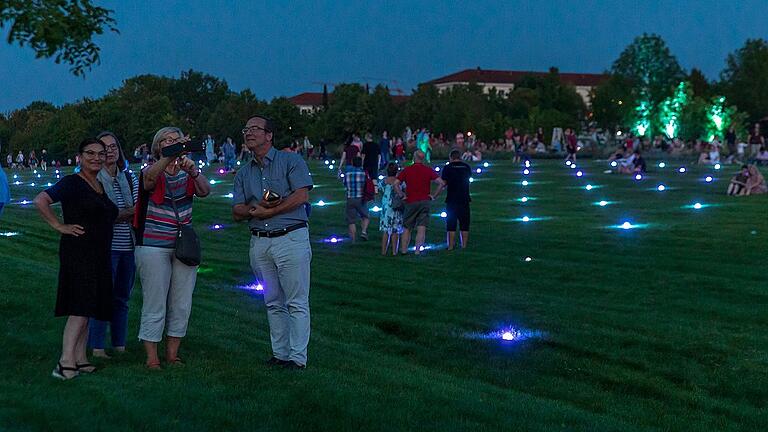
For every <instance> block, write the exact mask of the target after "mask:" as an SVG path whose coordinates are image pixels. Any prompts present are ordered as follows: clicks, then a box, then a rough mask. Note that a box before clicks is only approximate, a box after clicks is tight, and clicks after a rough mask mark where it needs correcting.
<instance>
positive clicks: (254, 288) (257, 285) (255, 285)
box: [238, 282, 264, 292]
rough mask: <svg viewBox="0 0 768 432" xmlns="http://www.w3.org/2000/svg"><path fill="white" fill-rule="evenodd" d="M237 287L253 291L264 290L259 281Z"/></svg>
mask: <svg viewBox="0 0 768 432" xmlns="http://www.w3.org/2000/svg"><path fill="white" fill-rule="evenodd" d="M238 288H240V289H242V290H245V291H255V292H263V291H264V285H262V284H261V282H256V283H252V284H249V285H240V286H239V287H238Z"/></svg>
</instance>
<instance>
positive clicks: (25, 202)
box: [19, 200, 30, 205]
mask: <svg viewBox="0 0 768 432" xmlns="http://www.w3.org/2000/svg"><path fill="white" fill-rule="evenodd" d="M29 203H30V202H29V201H27V200H21V202H20V203H19V204H21V205H27V204H29Z"/></svg>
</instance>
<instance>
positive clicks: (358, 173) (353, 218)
mask: <svg viewBox="0 0 768 432" xmlns="http://www.w3.org/2000/svg"><path fill="white" fill-rule="evenodd" d="M366 179H367V177H366V172H365V171H364V170H363V159H362V158H361V157H360V156H355V157H354V158H352V165H347V170H346V171H345V172H344V177H342V180H343V182H344V187H345V188H346V190H347V205H346V207H345V212H346V213H345V214H346V218H347V225H348V226H349V238H350V240H352V241H353V242H354V241H355V240H356V238H357V221H358V220H360V238H362V239H363V240H368V224H369V223H370V221H371V219H370V216H369V215H368V203H367V202H366V200H365V197H364V195H365V182H366Z"/></svg>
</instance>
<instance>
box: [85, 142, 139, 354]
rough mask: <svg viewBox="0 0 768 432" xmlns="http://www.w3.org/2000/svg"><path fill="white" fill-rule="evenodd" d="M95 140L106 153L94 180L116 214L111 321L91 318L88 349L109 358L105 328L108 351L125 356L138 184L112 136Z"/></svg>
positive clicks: (133, 266)
mask: <svg viewBox="0 0 768 432" xmlns="http://www.w3.org/2000/svg"><path fill="white" fill-rule="evenodd" d="M96 138H97V139H99V140H101V142H103V143H104V147H105V149H106V151H107V158H106V160H105V162H104V166H103V167H102V168H101V171H99V174H98V175H97V176H96V178H97V179H98V180H99V182H100V183H101V185H102V187H103V188H104V192H105V193H106V194H107V196H108V197H109V199H110V200H111V201H112V203H114V204H115V205H116V206H117V208H118V210H119V211H120V212H119V213H118V215H117V220H115V225H114V227H113V229H112V254H111V259H112V294H113V301H112V304H113V311H112V320H111V321H99V320H97V319H95V318H91V320H90V323H89V335H88V346H89V347H90V348H93V356H94V357H102V358H109V356H108V355H107V353H106V352H105V351H104V348H105V343H104V339H105V336H106V333H107V324H109V327H110V336H111V340H112V348H114V350H115V351H117V352H120V353H122V352H125V340H126V337H127V333H128V300H129V299H130V297H131V290H132V289H133V281H134V279H135V273H136V264H135V262H134V256H133V245H134V240H133V230H132V229H131V224H130V220H131V219H133V213H134V204H135V203H136V197H137V195H138V189H139V183H138V179H137V178H136V176H135V175H133V173H132V172H131V171H130V170H128V163H127V161H126V160H125V154H124V153H123V149H122V148H121V147H120V141H119V140H118V139H117V137H116V136H115V134H113V133H112V132H102V133H100V134H99V135H98V136H97V137H96Z"/></svg>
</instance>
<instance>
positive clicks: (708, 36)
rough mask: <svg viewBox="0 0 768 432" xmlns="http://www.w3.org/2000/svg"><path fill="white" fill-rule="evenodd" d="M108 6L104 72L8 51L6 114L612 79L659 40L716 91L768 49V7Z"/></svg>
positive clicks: (701, 2) (755, 3) (0, 108)
mask: <svg viewBox="0 0 768 432" xmlns="http://www.w3.org/2000/svg"><path fill="white" fill-rule="evenodd" d="M95 1H96V2H97V3H98V4H101V5H104V6H106V7H109V8H111V9H114V10H115V17H116V19H117V21H118V27H119V29H120V31H121V34H120V35H107V36H103V37H100V38H98V39H97V41H98V43H99V45H100V46H101V47H102V64H101V65H99V66H96V67H95V68H94V70H93V71H92V72H90V73H89V74H88V75H87V77H86V78H85V79H82V78H76V77H73V76H72V75H71V74H70V73H69V72H68V68H67V67H66V66H64V65H56V64H54V63H53V62H52V61H49V60H35V59H34V55H33V53H32V51H31V50H28V49H24V48H19V47H17V46H10V45H7V44H5V43H4V42H2V41H0V65H2V66H1V67H0V83H2V84H0V89H2V91H0V112H7V111H9V110H12V109H15V108H20V107H23V106H25V105H27V104H28V103H30V102H32V101H34V100H48V101H51V102H54V103H56V104H62V103H66V102H73V101H75V100H77V99H80V98H82V97H86V96H89V97H99V96H102V95H103V94H105V93H106V92H107V91H108V90H109V89H111V88H115V87H118V86H119V85H120V83H121V81H122V80H123V79H125V78H128V77H131V76H134V75H137V74H142V73H153V74H161V75H168V76H178V74H179V72H180V71H181V70H186V69H189V68H192V69H195V70H200V71H203V72H207V73H210V74H213V75H215V76H218V77H220V78H223V79H225V80H226V81H227V82H228V83H229V85H230V87H231V88H233V89H235V90H242V89H244V88H251V89H252V90H253V91H254V92H255V93H256V95H257V96H258V97H259V98H266V99H269V98H272V97H274V96H279V95H286V96H291V95H293V94H296V93H300V92H303V91H320V90H321V88H322V86H320V85H317V84H313V82H316V81H328V82H349V81H361V80H362V77H376V78H384V79H389V80H396V81H398V82H399V86H400V87H401V88H403V89H404V90H406V91H407V92H409V91H410V89H412V88H413V87H414V86H415V85H416V84H418V83H419V82H423V81H428V80H430V79H433V78H437V77H439V76H442V75H446V74H448V73H452V72H455V71H458V70H460V69H464V68H473V67H477V66H480V67H482V68H485V69H510V70H546V69H547V68H548V67H549V66H557V67H559V68H560V70H561V71H564V72H601V71H603V70H605V69H608V68H609V67H610V65H611V63H612V62H613V60H615V59H616V57H617V56H618V55H619V53H621V51H622V50H623V49H624V47H625V46H626V45H627V44H629V43H630V42H631V41H632V39H633V38H634V37H635V36H637V35H639V34H641V33H643V32H654V33H658V34H660V35H661V36H662V37H663V38H664V39H665V40H666V42H667V44H668V45H669V47H670V48H671V50H672V52H673V54H675V55H676V56H677V58H678V61H679V62H680V64H681V65H682V66H683V67H684V68H685V69H686V70H688V69H690V68H691V67H699V68H701V69H702V70H703V71H704V73H705V74H706V75H707V76H709V77H710V78H716V77H717V76H718V74H719V73H720V71H721V70H722V69H723V67H724V65H725V57H726V55H727V54H728V53H729V52H732V51H734V50H736V49H738V48H739V47H741V46H742V45H743V44H744V42H745V41H746V39H747V38H757V37H762V38H768V21H767V20H766V18H767V17H768V1H766V0H738V1H708V0H679V1H644V0H633V1H625V0H615V1H578V2H577V1H557V0H545V1H531V2H523V1H520V2H514V1H498V2H496V1H481V0H473V1H471V2H467V1H460V2H437V1H386V2H385V1H370V2H367V1H315V2H303V1H295V2H285V1H280V2H278V1H275V2H266V1H194V0H188V1H171V0H164V1H140V0H135V1H134V0H131V1H100V0H95ZM3 39H4V38H3ZM372 84H375V83H374V82H372ZM390 87H394V85H393V84H390Z"/></svg>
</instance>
